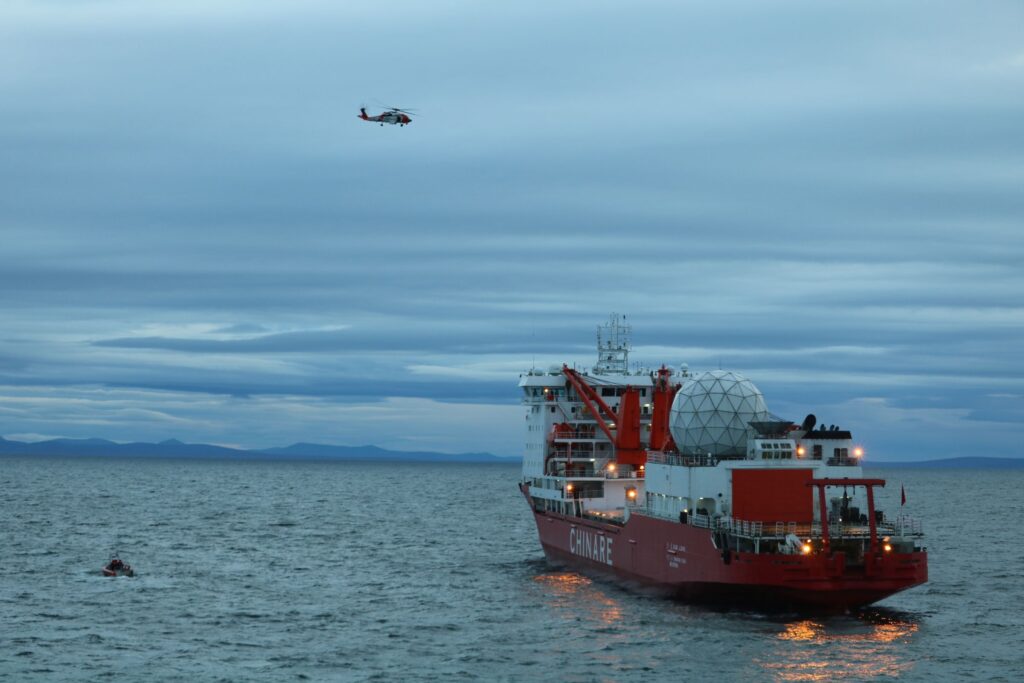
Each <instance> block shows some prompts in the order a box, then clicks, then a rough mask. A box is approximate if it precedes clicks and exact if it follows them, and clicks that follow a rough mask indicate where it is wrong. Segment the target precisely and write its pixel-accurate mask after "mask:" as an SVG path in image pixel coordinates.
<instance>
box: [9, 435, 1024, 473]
mask: <svg viewBox="0 0 1024 683" xmlns="http://www.w3.org/2000/svg"><path fill="white" fill-rule="evenodd" d="M5 455H8V456H11V455H38V456H51V457H53V456H57V457H74V456H107V457H110V456H120V457H132V458H198V459H206V460H354V461H379V462H490V463H505V464H518V463H519V462H520V458H519V457H518V456H511V457H510V456H499V455H494V454H492V453H437V452H434V451H390V450H387V449H385V448H378V447H377V446H332V445H329V444H319V443H293V444H292V445H291V446H284V447H278V448H264V449H259V450H246V449H241V448H227V447H225V446H213V445H210V444H205V443H184V442H182V441H178V440H177V439H168V440H167V441H161V442H160V443H144V442H138V443H116V442H114V441H108V440H106V439H51V440H49V441H35V442H30V443H26V442H23V441H10V440H8V439H4V438H3V437H0V457H2V456H5ZM864 466H865V467H868V468H872V467H929V468H941V469H957V468H961V469H964V468H973V469H1024V458H981V457H978V458H946V459H943V460H922V461H919V462H880V461H877V460H871V461H869V462H865V463H864Z"/></svg>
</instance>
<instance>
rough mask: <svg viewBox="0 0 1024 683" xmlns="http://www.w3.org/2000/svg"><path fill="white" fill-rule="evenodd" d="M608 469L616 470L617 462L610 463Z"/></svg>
mask: <svg viewBox="0 0 1024 683" xmlns="http://www.w3.org/2000/svg"><path fill="white" fill-rule="evenodd" d="M608 471H609V472H614V471H615V463H613V462H610V463H608Z"/></svg>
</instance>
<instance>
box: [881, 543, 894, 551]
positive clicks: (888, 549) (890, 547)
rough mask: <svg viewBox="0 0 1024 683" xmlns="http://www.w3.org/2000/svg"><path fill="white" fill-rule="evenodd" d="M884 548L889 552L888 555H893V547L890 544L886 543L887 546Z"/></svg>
mask: <svg viewBox="0 0 1024 683" xmlns="http://www.w3.org/2000/svg"><path fill="white" fill-rule="evenodd" d="M882 548H883V549H884V550H885V552H887V553H891V552H892V546H891V545H890V544H888V543H886V544H885V545H883V546H882Z"/></svg>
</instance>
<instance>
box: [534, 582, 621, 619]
mask: <svg viewBox="0 0 1024 683" xmlns="http://www.w3.org/2000/svg"><path fill="white" fill-rule="evenodd" d="M533 581H534V583H536V584H538V585H540V586H541V587H542V589H543V591H544V593H545V595H546V597H547V598H548V603H549V604H550V605H551V607H554V608H556V609H558V610H569V611H570V612H569V613H570V614H571V615H572V616H573V617H582V618H584V619H588V620H591V621H594V622H596V623H598V624H601V625H603V626H612V625H614V624H617V623H619V622H621V621H622V604H621V603H620V602H619V601H618V600H616V599H614V598H612V597H611V596H609V595H608V594H607V593H605V592H604V591H603V590H601V588H600V587H599V586H596V585H594V582H593V581H591V580H590V579H588V578H587V577H585V576H582V575H580V574H576V573H575V572H548V573H544V574H539V575H537V576H535V577H533Z"/></svg>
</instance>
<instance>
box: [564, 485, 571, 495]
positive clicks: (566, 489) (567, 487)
mask: <svg viewBox="0 0 1024 683" xmlns="http://www.w3.org/2000/svg"><path fill="white" fill-rule="evenodd" d="M572 489H573V485H572V484H566V485H565V492H566V493H572Z"/></svg>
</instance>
